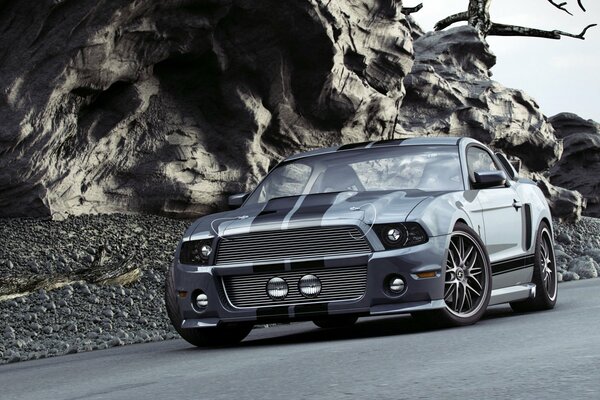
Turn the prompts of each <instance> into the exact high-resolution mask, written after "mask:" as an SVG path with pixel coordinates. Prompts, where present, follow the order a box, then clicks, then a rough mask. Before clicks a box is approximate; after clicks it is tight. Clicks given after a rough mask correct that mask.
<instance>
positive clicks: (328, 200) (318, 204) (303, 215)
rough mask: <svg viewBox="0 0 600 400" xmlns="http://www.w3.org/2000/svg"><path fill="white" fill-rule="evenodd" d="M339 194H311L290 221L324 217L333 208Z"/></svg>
mask: <svg viewBox="0 0 600 400" xmlns="http://www.w3.org/2000/svg"><path fill="white" fill-rule="evenodd" d="M338 194H339V192H333V193H319V194H311V195H308V196H306V197H305V198H304V201H302V204H300V207H299V208H298V210H297V211H296V212H295V213H294V214H293V215H292V217H291V218H290V221H297V220H303V219H311V218H315V217H316V218H318V217H322V216H323V214H325V213H326V212H327V210H329V209H330V208H331V206H333V203H334V202H335V199H336V198H337V196H338Z"/></svg>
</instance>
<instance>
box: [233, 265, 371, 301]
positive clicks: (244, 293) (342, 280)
mask: <svg viewBox="0 0 600 400" xmlns="http://www.w3.org/2000/svg"><path fill="white" fill-rule="evenodd" d="M307 274H311V275H315V276H316V277H318V278H319V280H320V281H321V286H322V288H321V293H320V294H319V296H318V297H315V298H305V297H304V296H302V294H300V291H299V290H298V282H299V281H300V278H302V277H303V276H304V275H307ZM275 276H277V277H279V278H282V279H284V280H285V281H286V282H287V284H288V287H289V294H288V295H287V297H286V298H285V299H283V300H271V298H270V297H269V296H268V295H267V282H268V281H269V279H271V278H273V277H275ZM366 285H367V267H365V266H362V267H341V268H331V269H309V270H302V271H291V272H281V273H259V274H252V275H239V276H226V277H223V287H224V288H225V293H226V295H227V298H228V299H229V302H230V303H231V305H233V306H234V307H238V308H248V307H266V306H278V305H286V304H288V305H289V304H306V303H323V302H332V301H343V300H354V299H359V298H361V297H362V296H363V294H364V293H365V290H366Z"/></svg>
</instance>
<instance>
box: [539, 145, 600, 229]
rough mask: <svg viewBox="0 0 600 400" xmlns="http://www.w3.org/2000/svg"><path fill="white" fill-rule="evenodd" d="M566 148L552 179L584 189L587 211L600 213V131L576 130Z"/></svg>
mask: <svg viewBox="0 0 600 400" xmlns="http://www.w3.org/2000/svg"><path fill="white" fill-rule="evenodd" d="M564 148H565V151H564V153H563V156H562V158H561V159H560V161H558V162H557V163H556V164H555V165H554V166H553V167H552V169H551V170H550V182H552V183H553V184H554V185H558V186H562V187H565V188H568V189H571V190H577V191H578V192H580V193H581V194H582V195H583V196H584V197H585V199H586V201H587V208H586V211H585V215H589V216H591V217H600V134H598V133H594V134H593V133H572V134H571V135H569V136H567V137H566V138H565V139H564Z"/></svg>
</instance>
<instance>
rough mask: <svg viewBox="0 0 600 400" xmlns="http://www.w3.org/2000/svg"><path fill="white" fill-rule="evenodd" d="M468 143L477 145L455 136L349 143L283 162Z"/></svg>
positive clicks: (470, 140) (296, 155)
mask: <svg viewBox="0 0 600 400" xmlns="http://www.w3.org/2000/svg"><path fill="white" fill-rule="evenodd" d="M461 140H462V141H468V142H474V143H479V142H478V141H477V140H475V139H471V138H468V137H455V136H423V137H411V138H399V139H391V140H379V141H371V142H359V143H349V144H345V145H342V146H335V147H325V148H322V149H316V150H311V151H306V152H303V153H298V154H294V155H292V156H290V157H288V158H286V159H285V160H283V161H284V162H285V161H292V160H297V159H300V158H304V157H312V156H317V155H321V154H328V153H336V152H338V151H348V150H362V149H372V148H378V147H397V146H428V145H429V146H430V145H436V146H457V145H458V143H459V142H460V141H461Z"/></svg>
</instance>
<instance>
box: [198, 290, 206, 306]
mask: <svg viewBox="0 0 600 400" xmlns="http://www.w3.org/2000/svg"><path fill="white" fill-rule="evenodd" d="M196 306H197V307H198V308H206V307H207V306H208V296H207V295H206V294H205V293H200V294H199V295H198V296H196Z"/></svg>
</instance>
